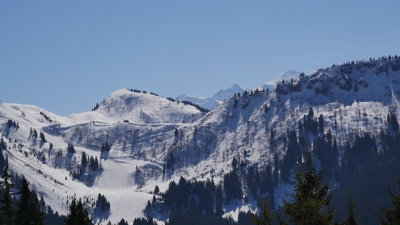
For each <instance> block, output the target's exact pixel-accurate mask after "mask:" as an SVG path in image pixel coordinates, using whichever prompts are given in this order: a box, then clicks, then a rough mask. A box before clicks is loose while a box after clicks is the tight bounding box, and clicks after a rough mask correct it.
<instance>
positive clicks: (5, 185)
mask: <svg viewBox="0 0 400 225" xmlns="http://www.w3.org/2000/svg"><path fill="white" fill-rule="evenodd" d="M2 178H3V180H2V181H0V188H1V189H0V190H1V193H0V224H4V225H14V224H15V223H14V214H15V209H14V208H13V206H12V204H11V199H12V196H11V194H12V193H11V192H12V188H13V185H12V184H11V181H10V179H11V175H10V174H9V173H8V164H6V166H5V168H4V171H3V176H2Z"/></svg>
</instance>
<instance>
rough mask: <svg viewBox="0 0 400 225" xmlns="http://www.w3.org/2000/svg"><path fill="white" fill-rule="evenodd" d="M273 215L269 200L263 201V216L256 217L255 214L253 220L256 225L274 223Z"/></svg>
mask: <svg viewBox="0 0 400 225" xmlns="http://www.w3.org/2000/svg"><path fill="white" fill-rule="evenodd" d="M272 219H273V218H272V216H271V212H270V211H269V209H268V203H267V202H265V201H264V202H263V211H262V217H261V218H259V217H256V216H253V222H254V224H256V225H272Z"/></svg>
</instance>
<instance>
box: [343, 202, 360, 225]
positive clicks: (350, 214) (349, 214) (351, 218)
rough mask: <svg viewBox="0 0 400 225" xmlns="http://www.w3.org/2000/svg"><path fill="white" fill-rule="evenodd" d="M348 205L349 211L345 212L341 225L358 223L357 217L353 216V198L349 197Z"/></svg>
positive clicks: (355, 224)
mask: <svg viewBox="0 0 400 225" xmlns="http://www.w3.org/2000/svg"><path fill="white" fill-rule="evenodd" d="M348 201H349V205H348V206H347V208H348V209H349V211H348V212H347V218H346V220H345V221H344V223H343V225H358V222H357V219H356V217H355V213H354V208H355V204H354V202H353V198H349V199H348Z"/></svg>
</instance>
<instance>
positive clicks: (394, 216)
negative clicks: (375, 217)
mask: <svg viewBox="0 0 400 225" xmlns="http://www.w3.org/2000/svg"><path fill="white" fill-rule="evenodd" d="M397 186H398V187H399V190H400V177H399V180H398V181H397ZM388 192H389V195H390V198H391V200H392V203H393V206H394V209H385V208H382V211H383V213H385V218H383V217H382V215H379V219H380V220H381V225H395V224H396V225H397V224H400V194H399V195H397V196H396V195H394V194H393V192H392V190H389V191H388Z"/></svg>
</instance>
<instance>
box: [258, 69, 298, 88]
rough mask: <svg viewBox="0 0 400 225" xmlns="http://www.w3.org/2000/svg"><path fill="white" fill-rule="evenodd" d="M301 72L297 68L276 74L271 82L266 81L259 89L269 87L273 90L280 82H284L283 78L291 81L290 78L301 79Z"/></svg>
mask: <svg viewBox="0 0 400 225" xmlns="http://www.w3.org/2000/svg"><path fill="white" fill-rule="evenodd" d="M299 75H300V73H299V72H297V71H295V70H285V71H283V72H282V73H280V74H279V75H278V76H276V77H275V78H274V79H273V80H271V81H269V82H265V83H264V84H263V85H261V87H259V89H269V90H273V89H274V88H275V87H276V84H277V83H278V82H282V80H285V81H290V80H292V79H293V80H297V79H299Z"/></svg>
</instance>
